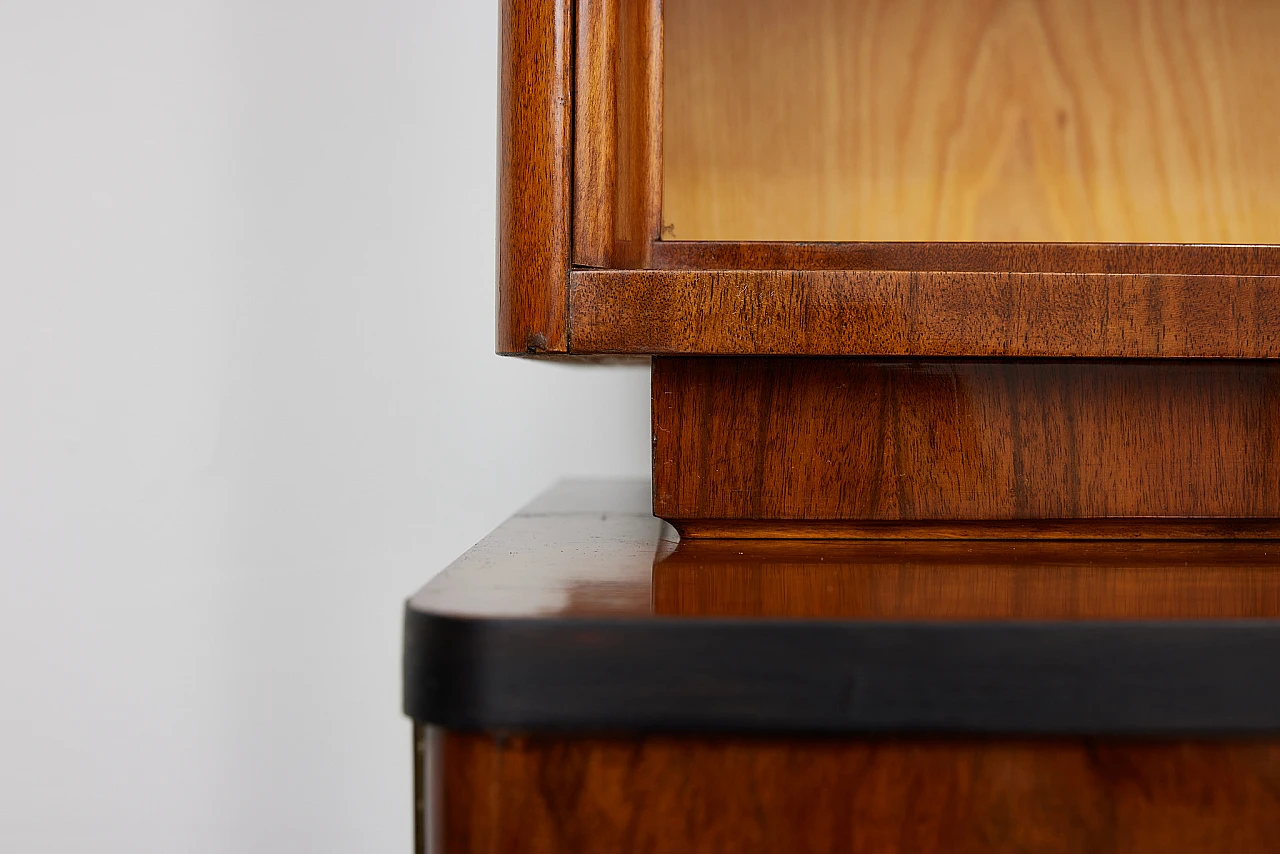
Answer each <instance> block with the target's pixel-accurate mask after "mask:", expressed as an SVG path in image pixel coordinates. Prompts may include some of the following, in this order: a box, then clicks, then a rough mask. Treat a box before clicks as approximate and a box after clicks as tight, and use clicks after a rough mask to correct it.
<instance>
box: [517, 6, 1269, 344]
mask: <svg viewBox="0 0 1280 854" xmlns="http://www.w3.org/2000/svg"><path fill="white" fill-rule="evenodd" d="M502 19H503V27H502V32H503V40H502V45H503V50H502V93H503V94H502V112H501V134H502V146H501V151H502V157H501V162H500V168H499V195H500V200H499V237H498V258H499V271H498V347H497V349H498V352H500V353H508V354H541V353H552V354H599V353H611V354H641V355H643V354H681V353H688V354H703V353H721V354H722V353H738V354H749V353H759V354H787V355H848V356H853V355H858V356H902V355H912V356H915V355H918V356H956V357H964V356H986V357H1044V356H1050V357H1063V358H1069V357H1089V358H1278V357H1280V246H1274V245H1265V246H1215V245H1169V244H1053V243H1025V244H998V243H996V244H993V243H960V244H954V243H777V242H775V243H742V242H682V241H664V240H662V239H661V236H662V235H661V230H662V222H661V206H662V154H661V148H662V41H663V38H662V0H576V2H575V0H546V2H539V0H504V3H503V18H502ZM729 270H732V271H736V273H735V274H734V275H727V274H726V273H725V272H724V271H729ZM652 271H663V272H652ZM778 271H788V273H789V275H784V274H781V273H779V272H778ZM893 273H897V274H898V275H893ZM744 305H745V306H749V307H751V308H752V309H753V311H752V312H751V313H750V315H749V320H744V319H743V318H744V316H745V315H744V311H743V307H744ZM884 305H889V306H893V307H895V309H896V314H895V315H894V316H893V317H890V318H886V316H885V314H884V312H882V311H878V310H877V307H880V306H884ZM993 317H994V318H996V320H997V327H996V328H995V329H994V330H993V329H992V318H993ZM1001 324H1003V325H1001ZM1017 324H1025V325H1028V326H1029V327H1031V328H1034V329H1035V330H1036V337H1035V340H1033V341H1021V340H1019V339H1018V338H1017V336H1016V335H1011V334H1010V326H1011V325H1017ZM748 325H749V327H750V328H748ZM938 328H944V329H945V330H946V331H947V343H946V344H945V345H943V344H939V343H937V342H936V341H929V340H921V339H918V338H916V336H914V335H912V334H910V333H912V332H913V331H915V330H925V331H928V330H932V329H938ZM927 337H928V336H924V338H925V339H927ZM907 339H911V340H907Z"/></svg>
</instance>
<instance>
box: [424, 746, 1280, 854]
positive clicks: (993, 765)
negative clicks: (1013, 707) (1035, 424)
mask: <svg viewBox="0 0 1280 854" xmlns="http://www.w3.org/2000/svg"><path fill="white" fill-rule="evenodd" d="M441 742H442V743H441ZM436 748H437V750H436V753H437V754H438V755H436V756H434V757H433V759H434V760H435V765H433V770H435V773H437V774H438V775H439V778H438V779H440V780H441V781H442V783H443V789H444V792H443V797H442V799H441V801H440V802H439V804H438V807H439V812H438V813H437V815H438V816H439V819H440V821H439V822H438V825H437V826H438V827H439V830H440V831H441V835H440V837H439V841H440V842H441V843H442V844H443V847H442V850H444V851H448V852H456V853H457V854H461V853H462V852H468V854H469V852H476V854H480V852H485V854H488V852H494V851H503V852H507V851H520V852H538V853H539V854H541V852H546V854H551V852H569V851H571V852H580V853H581V854H593V852H600V854H606V852H608V854H615V852H651V854H688V852H695V851H696V852H724V854H742V853H743V852H761V854H764V852H768V854H775V852H780V851H786V852H814V853H815V854H818V853H819V852H821V854H827V852H830V854H944V852H946V853H947V854H951V853H952V852H958V853H959V854H1026V852H1038V853H1039V852H1050V853H1051V854H1093V852H1114V854H1182V852H1214V854H1217V852H1224V854H1225V852H1230V854H1260V852H1274V851H1275V850H1276V845H1277V840H1278V839H1280V743H1278V742H1276V741H1236V740H1232V741H1225V742H1224V741H1205V742H1176V741H1132V740H1129V741H1123V740H1115V739H1071V740H1063V739H1052V740H1050V739H1039V740H1033V739H939V738H931V739H887V738H876V739H866V738H863V739H817V738H797V739H779V738H732V737H723V736H709V737H706V738H698V739H694V738H677V737H669V736H660V735H659V736H649V737H631V738H627V737H601V736H583V735H560V736H558V737H530V736H521V735H515V736H511V735H508V734H502V735H494V734H490V733H448V734H446V735H445V737H444V739H442V740H441V741H438V742H436Z"/></svg>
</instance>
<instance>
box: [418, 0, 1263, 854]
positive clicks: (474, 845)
mask: <svg viewBox="0 0 1280 854" xmlns="http://www.w3.org/2000/svg"><path fill="white" fill-rule="evenodd" d="M500 5H501V9H502V16H501V45H502V65H501V80H502V87H501V112H500V116H501V118H500V131H501V145H500V162H499V216H498V219H499V222H498V301H497V303H498V317H497V349H498V352H500V353H503V354H510V355H517V356H524V357H529V358H535V359H536V358H554V359H573V358H578V357H582V358H594V357H601V356H606V357H612V356H630V357H649V358H651V359H652V365H653V409H652V419H653V422H652V423H653V476H652V480H651V483H618V482H613V483H576V484H573V483H571V484H562V485H561V486H559V487H557V488H556V489H554V490H552V491H551V492H550V493H548V494H546V495H544V496H543V497H541V498H540V499H538V500H537V501H535V502H534V504H532V505H530V506H528V507H526V508H525V510H523V511H521V512H520V513H518V514H517V515H516V516H514V517H513V518H512V519H510V520H508V522H506V523H505V524H504V525H502V526H501V527H500V528H499V529H497V530H496V531H495V532H494V533H493V534H491V535H490V536H489V537H487V538H486V539H485V540H484V541H482V542H481V543H479V544H478V545H477V546H476V547H475V548H474V549H472V550H471V551H470V552H468V553H467V554H466V555H464V556H463V557H461V558H460V559H459V560H458V561H456V562H455V563H454V564H453V565H452V566H450V567H449V568H448V569H447V570H446V571H445V572H443V573H441V574H440V575H439V576H437V577H436V578H435V579H434V580H433V581H432V582H431V583H429V584H428V585H427V586H426V587H425V588H423V590H422V591H420V592H419V593H418V594H417V595H415V596H414V597H413V598H412V599H410V600H409V602H408V603H407V606H406V611H405V656H404V668H405V669H404V684H405V711H406V712H407V713H408V714H409V715H410V716H411V717H412V718H413V719H414V721H415V722H416V723H417V724H418V726H416V727H415V749H416V753H415V767H416V769H417V782H418V818H419V825H418V828H419V847H420V849H421V850H430V851H446V852H465V853H466V854H471V852H482V851H483V852H493V851H504V852H505V851H530V852H544V851H545V852H551V851H557V852H566V851H567V852H594V851H600V852H606V851H608V852H612V851H626V850H637V851H653V852H671V854H675V852H689V851H723V852H729V851H732V852H741V851H759V852H774V851H797V852H809V851H814V852H867V854H872V852H874V853H875V854H880V852H901V854H914V852H938V851H965V852H977V851H982V852H1021V851H1055V852H1085V851H1116V852H1126V854H1146V852H1150V854H1164V853H1165V852H1174V851H1176V852H1200V851H1205V852H1218V851H1230V852H1232V854H1240V852H1264V851H1274V850H1277V846H1278V844H1280V843H1277V840H1280V738H1278V737H1277V736H1278V735H1280V61H1278V60H1277V59H1276V56H1275V53H1276V49H1275V45H1277V44H1280V2H1266V1H1265V0H1179V2H1167V3H1166V2H1161V0H902V2H877V0H501V4H500Z"/></svg>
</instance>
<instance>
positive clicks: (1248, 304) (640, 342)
mask: <svg viewBox="0 0 1280 854" xmlns="http://www.w3.org/2000/svg"><path fill="white" fill-rule="evenodd" d="M570 287H571V292H570V315H571V323H572V326H573V342H572V343H573V351H574V352H576V353H652V354H682V353H684V354H706V355H730V354H741V355H748V354H762V355H816V356H959V357H968V356H972V357H988V356H992V357H1092V358H1275V357H1280V277H1276V276H1184V275H1138V274H1106V275H1104V274H1054V273H998V272H988V273H940V272H900V271H859V270H838V271H837V270H808V271H793V272H787V271H781V270H777V271H745V270H744V271H703V272H675V271H605V270H600V271H584V270H577V271H574V272H573V273H572V275H571V286H570Z"/></svg>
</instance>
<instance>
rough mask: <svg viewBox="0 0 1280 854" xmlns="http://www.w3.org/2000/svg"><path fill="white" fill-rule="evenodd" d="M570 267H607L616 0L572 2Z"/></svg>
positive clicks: (614, 144)
mask: <svg viewBox="0 0 1280 854" xmlns="http://www.w3.org/2000/svg"><path fill="white" fill-rule="evenodd" d="M576 27H577V54H576V55H575V59H574V118H573V123H574V124H573V127H574V134H573V145H574V158H573V263H574V264H579V265H582V266H584V267H608V266H610V263H611V261H610V259H611V258H612V257H613V235H614V222H615V214H614V211H615V205H616V203H617V192H618V185H617V167H618V164H617V155H618V138H617V132H618V115H617V109H618V93H617V86H616V77H617V56H618V0H578V19H577V24H576Z"/></svg>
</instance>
